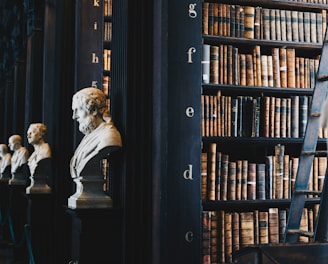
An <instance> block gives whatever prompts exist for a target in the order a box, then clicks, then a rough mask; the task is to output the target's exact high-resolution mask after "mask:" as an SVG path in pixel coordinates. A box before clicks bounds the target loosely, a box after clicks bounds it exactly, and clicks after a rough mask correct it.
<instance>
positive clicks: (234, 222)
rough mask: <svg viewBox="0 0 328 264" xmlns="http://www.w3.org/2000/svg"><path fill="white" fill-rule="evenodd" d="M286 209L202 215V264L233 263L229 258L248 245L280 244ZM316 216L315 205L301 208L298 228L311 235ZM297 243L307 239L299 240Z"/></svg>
mask: <svg viewBox="0 0 328 264" xmlns="http://www.w3.org/2000/svg"><path fill="white" fill-rule="evenodd" d="M287 214H288V209H286V210H282V209H278V208H268V210H266V211H258V210H255V211H252V212H225V211H223V210H220V211H203V213H202V226H203V227H202V256H203V264H211V263H233V260H232V254H233V252H235V251H238V250H239V249H241V248H243V247H246V246H250V245H260V244H261V245H263V244H269V243H270V244H278V243H281V242H283V237H284V232H285V229H286V223H287ZM317 215H318V205H315V206H314V207H313V208H304V210H303V215H302V219H301V225H300V228H301V229H302V230H307V231H310V232H311V231H312V232H313V227H314V225H315V221H316V217H317ZM299 242H300V243H307V242H309V238H307V237H302V236H301V237H300V238H299Z"/></svg>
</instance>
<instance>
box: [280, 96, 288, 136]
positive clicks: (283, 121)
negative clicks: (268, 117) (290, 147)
mask: <svg viewBox="0 0 328 264" xmlns="http://www.w3.org/2000/svg"><path fill="white" fill-rule="evenodd" d="M286 136H287V98H284V97H283V98H281V100H280V137H281V138H286Z"/></svg>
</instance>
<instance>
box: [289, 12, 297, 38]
mask: <svg viewBox="0 0 328 264" xmlns="http://www.w3.org/2000/svg"><path fill="white" fill-rule="evenodd" d="M291 20H292V22H291V23H292V40H293V41H295V42H298V41H299V38H298V11H296V10H292V11H291Z"/></svg>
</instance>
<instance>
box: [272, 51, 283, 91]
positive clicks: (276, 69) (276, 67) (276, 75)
mask: <svg viewBox="0 0 328 264" xmlns="http://www.w3.org/2000/svg"><path fill="white" fill-rule="evenodd" d="M272 71H273V85H274V87H278V88H279V87H281V85H280V60H279V48H272Z"/></svg>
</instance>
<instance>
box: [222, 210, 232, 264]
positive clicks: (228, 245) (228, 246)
mask: <svg viewBox="0 0 328 264" xmlns="http://www.w3.org/2000/svg"><path fill="white" fill-rule="evenodd" d="M224 229H225V230H224V244H225V246H224V251H225V261H226V262H228V263H229V262H231V261H232V214H231V213H225V214H224Z"/></svg>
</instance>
